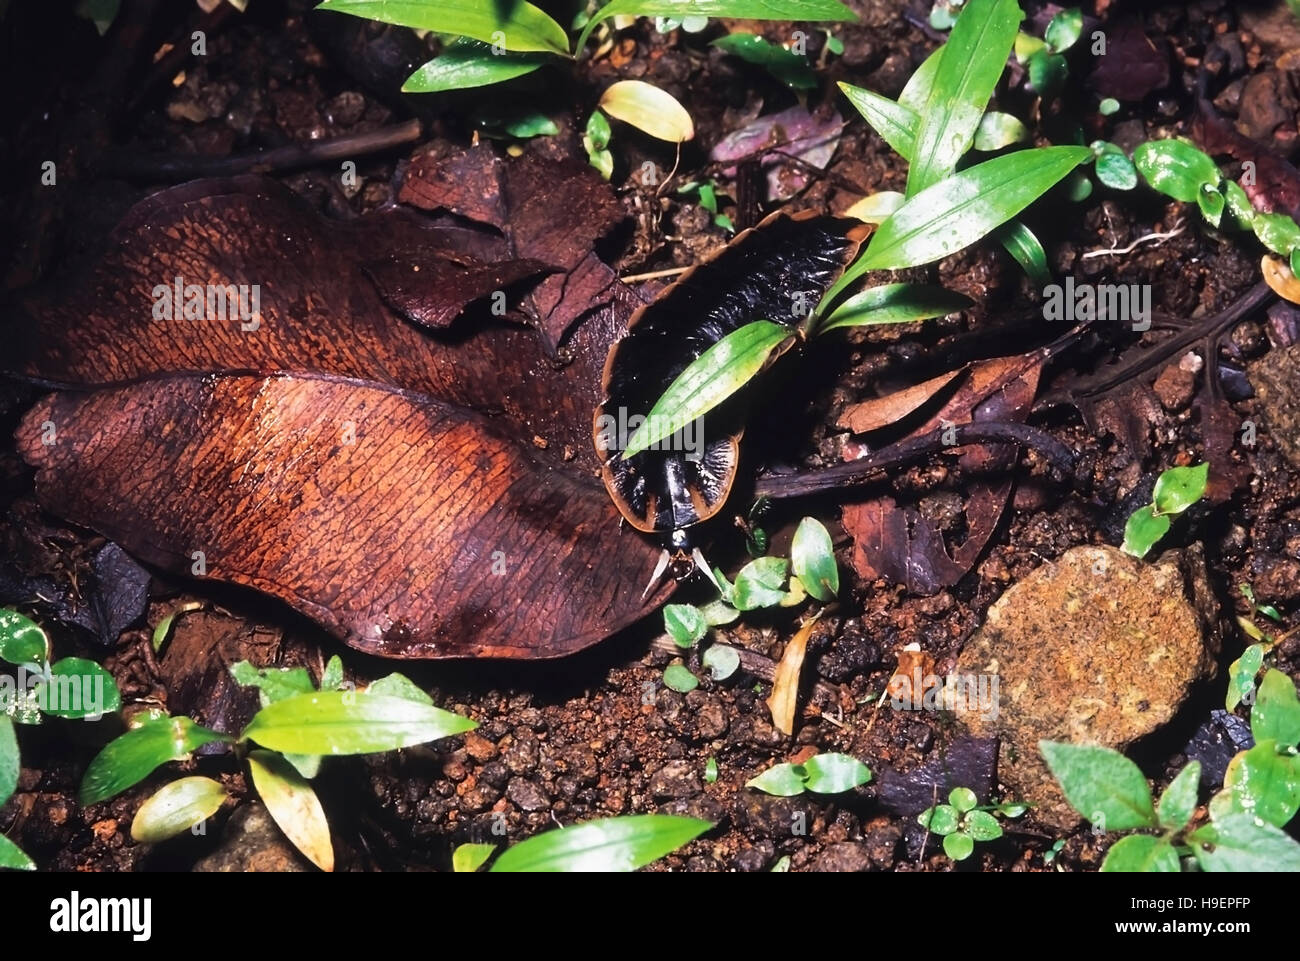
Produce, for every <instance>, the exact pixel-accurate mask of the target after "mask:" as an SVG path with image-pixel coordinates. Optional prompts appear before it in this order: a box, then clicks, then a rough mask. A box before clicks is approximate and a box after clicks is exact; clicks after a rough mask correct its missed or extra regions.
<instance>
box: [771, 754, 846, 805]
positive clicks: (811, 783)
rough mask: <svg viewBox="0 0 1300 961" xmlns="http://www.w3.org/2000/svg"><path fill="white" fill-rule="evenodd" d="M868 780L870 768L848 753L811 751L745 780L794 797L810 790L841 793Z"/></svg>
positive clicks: (777, 793) (822, 792) (779, 795)
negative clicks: (796, 761)
mask: <svg viewBox="0 0 1300 961" xmlns="http://www.w3.org/2000/svg"><path fill="white" fill-rule="evenodd" d="M870 780H871V770H870V769H869V768H868V767H867V766H866V765H865V764H863V763H862V762H861V761H859V760H858V759H857V758H855V757H852V756H850V755H848V754H834V753H832V754H815V755H813V756H812V757H810V758H809V759H808V760H806V761H804V762H803V763H802V764H776V765H773V766H772V767H770V768H768V769H767V770H766V771H764V772H763V773H762V774H759V775H758V776H757V777H753V778H750V779H749V780H748V781H746V782H745V787H752V788H754V789H755V790H758V791H762V792H763V793H764V794H772V795H775V796H776V797H794V796H795V795H797V794H803V793H804V792H805V791H811V792H813V793H814V794H843V793H844V792H845V791H851V790H853V789H854V788H855V787H861V786H862V785H863V784H866V783H867V782H868V781H870Z"/></svg>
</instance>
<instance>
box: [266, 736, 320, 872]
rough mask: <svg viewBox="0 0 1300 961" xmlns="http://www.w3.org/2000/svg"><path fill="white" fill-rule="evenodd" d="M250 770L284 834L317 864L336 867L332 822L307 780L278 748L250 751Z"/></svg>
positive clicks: (308, 858)
mask: <svg viewBox="0 0 1300 961" xmlns="http://www.w3.org/2000/svg"><path fill="white" fill-rule="evenodd" d="M248 770H249V773H250V774H252V776H253V787H255V788H256V789H257V796H258V797H260V798H261V799H262V803H263V804H265V805H266V810H267V812H268V813H269V814H270V815H271V817H272V818H273V819H274V820H275V823H276V824H277V825H279V827H280V830H281V831H283V832H284V836H285V837H287V838H288V839H289V840H290V841H291V842H292V843H293V846H294V847H296V848H297V849H298V850H299V851H301V852H302V853H303V856H304V857H306V858H307V860H308V861H310V862H311V863H312V864H314V865H316V867H318V868H320V869H321V870H322V871H333V870H334V846H333V844H331V843H330V826H329V822H328V821H326V820H325V809H324V808H323V807H321V803H320V798H318V797H317V796H316V792H315V791H314V790H313V789H312V786H311V785H310V784H309V783H308V782H307V780H306V779H305V778H303V776H302V775H301V774H299V773H298V772H297V771H295V770H294V769H293V766H292V765H290V764H289V762H288V761H286V760H285V759H284V758H283V757H281V756H280V755H279V754H276V753H275V752H274V751H250V752H249V755H248Z"/></svg>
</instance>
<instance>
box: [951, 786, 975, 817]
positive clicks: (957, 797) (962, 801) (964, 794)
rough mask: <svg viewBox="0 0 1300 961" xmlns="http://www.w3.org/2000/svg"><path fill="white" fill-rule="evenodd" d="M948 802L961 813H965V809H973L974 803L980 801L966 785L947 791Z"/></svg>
mask: <svg viewBox="0 0 1300 961" xmlns="http://www.w3.org/2000/svg"><path fill="white" fill-rule="evenodd" d="M948 803H949V804H951V805H952V806H953V807H955V808H956V809H957V810H958V811H960V812H961V813H962V814H965V813H966V812H967V811H973V810H975V807H976V805H978V804H979V803H980V799H979V798H978V797H976V796H975V792H974V791H972V790H971V789H970V788H968V787H955V788H953V789H952V790H951V791H949V792H948Z"/></svg>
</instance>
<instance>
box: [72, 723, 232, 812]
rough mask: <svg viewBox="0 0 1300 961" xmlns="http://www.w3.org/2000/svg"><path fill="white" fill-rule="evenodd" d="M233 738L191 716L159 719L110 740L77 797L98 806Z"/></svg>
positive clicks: (84, 804)
mask: <svg viewBox="0 0 1300 961" xmlns="http://www.w3.org/2000/svg"><path fill="white" fill-rule="evenodd" d="M216 741H225V742H226V743H230V742H232V741H234V738H232V737H229V736H228V735H225V734H221V733H220V732H218V731H212V730H209V729H208V728H206V727H200V726H199V725H197V724H195V723H194V722H193V721H191V720H190V719H189V718H188V717H160V718H157V719H155V720H151V721H146V722H145V723H144V724H141V725H140V726H139V727H137V728H135V729H134V730H131V731H127V732H126V733H125V734H123V735H122V736H121V737H118V738H115V739H113V740H112V741H109V742H108V744H106V745H105V746H104V749H103V750H102V751H100V752H99V753H98V754H96V755H95V757H94V759H93V760H92V761H91V762H90V766H89V767H87V768H86V773H85V776H84V777H82V779H81V790H80V791H79V792H78V795H77V798H78V800H79V801H80V802H81V804H82V805H83V806H87V805H91V804H97V803H99V802H100V801H104V800H107V799H108V798H111V797H113V796H114V795H117V794H121V793H122V792H123V791H125V790H126V789H127V788H129V787H131V786H132V785H133V784H138V783H139V782H140V781H143V780H144V779H145V778H146V777H148V776H149V775H150V774H152V773H153V771H154V770H155V769H156V768H158V767H159V766H161V765H163V764H166V763H167V762H168V761H180V760H183V759H184V758H186V757H188V756H189V755H190V754H191V753H193V752H194V751H197V750H198V749H199V748H201V747H203V745H205V744H212V743H214V742H216Z"/></svg>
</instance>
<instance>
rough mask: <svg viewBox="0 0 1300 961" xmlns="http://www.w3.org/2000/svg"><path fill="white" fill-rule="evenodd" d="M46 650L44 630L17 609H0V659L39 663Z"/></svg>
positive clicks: (14, 662) (47, 647)
mask: <svg viewBox="0 0 1300 961" xmlns="http://www.w3.org/2000/svg"><path fill="white" fill-rule="evenodd" d="M48 650H49V641H48V640H47V639H46V637H45V632H44V631H43V630H41V628H40V627H39V626H38V625H37V624H36V623H35V622H33V621H31V620H29V619H27V618H26V617H23V615H21V614H19V613H18V612H17V611H0V660H5V661H8V662H9V663H10V664H33V663H35V664H41V663H44V661H45V658H46V652H47V651H48Z"/></svg>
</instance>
